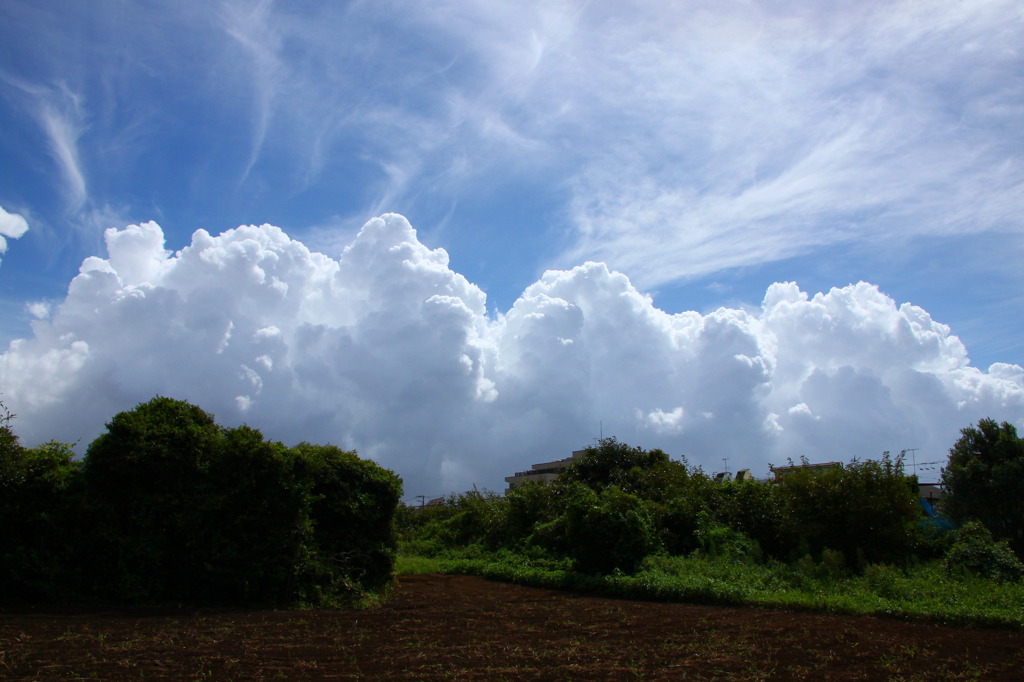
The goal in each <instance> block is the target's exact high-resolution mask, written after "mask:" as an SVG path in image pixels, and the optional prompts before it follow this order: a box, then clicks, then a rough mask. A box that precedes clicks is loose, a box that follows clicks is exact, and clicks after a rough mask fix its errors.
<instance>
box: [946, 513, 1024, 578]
mask: <svg viewBox="0 0 1024 682" xmlns="http://www.w3.org/2000/svg"><path fill="white" fill-rule="evenodd" d="M946 572H947V573H950V574H957V573H961V572H963V573H969V574H971V575H975V576H978V577H981V578H988V579H991V580H998V581H1008V580H1013V581H1015V580H1020V579H1021V578H1022V577H1024V564H1022V563H1021V561H1020V559H1018V558H1017V557H1016V555H1015V554H1014V553H1013V550H1011V549H1010V545H1009V544H1008V543H1007V541H1006V540H996V539H995V538H993V537H992V533H991V532H989V530H988V528H986V527H985V526H984V525H983V524H982V523H980V522H979V521H968V522H967V523H965V524H964V526H963V527H962V528H960V529H959V530H958V531H956V535H955V536H954V541H953V545H952V546H951V547H950V548H949V551H948V552H947V553H946Z"/></svg>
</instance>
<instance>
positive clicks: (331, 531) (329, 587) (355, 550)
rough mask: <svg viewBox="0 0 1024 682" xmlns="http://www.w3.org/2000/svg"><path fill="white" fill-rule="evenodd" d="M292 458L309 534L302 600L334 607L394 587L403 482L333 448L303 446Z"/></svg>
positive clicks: (297, 448) (294, 448)
mask: <svg viewBox="0 0 1024 682" xmlns="http://www.w3.org/2000/svg"><path fill="white" fill-rule="evenodd" d="M291 454H292V456H293V457H294V458H295V460H294V464H295V467H296V483H297V485H298V486H300V488H301V490H302V491H303V494H304V496H305V503H306V512H305V513H306V514H307V516H306V520H305V523H306V527H307V528H308V529H310V531H311V536H310V537H311V541H310V542H309V543H308V544H307V547H306V549H305V551H304V557H303V558H304V560H305V561H306V562H307V565H306V567H305V568H304V574H303V575H302V576H300V583H299V584H300V586H302V588H301V589H302V590H303V593H302V594H301V595H300V597H301V598H302V599H303V600H304V601H307V602H309V603H331V602H335V601H338V600H339V599H342V600H343V599H345V598H348V597H351V596H352V595H353V593H355V594H359V593H362V592H374V591H378V590H381V589H383V588H384V587H385V586H386V585H387V584H389V583H390V582H391V579H392V575H393V574H392V571H393V568H394V562H395V554H396V552H397V545H398V541H397V536H396V534H395V515H396V510H397V508H398V504H399V501H400V500H401V498H402V481H401V479H399V478H398V476H396V475H395V474H394V472H392V471H389V470H388V469H385V468H383V467H381V466H378V465H377V464H375V463H374V462H371V461H368V460H364V459H360V458H359V457H358V456H357V455H356V453H355V452H354V451H346V450H342V449H341V448H339V447H336V446H334V445H313V444H310V443H300V444H298V445H296V446H295V447H293V448H291Z"/></svg>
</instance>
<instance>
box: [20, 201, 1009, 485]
mask: <svg viewBox="0 0 1024 682" xmlns="http://www.w3.org/2000/svg"><path fill="white" fill-rule="evenodd" d="M105 241H106V246H107V252H108V257H107V258H106V259H102V258H97V257H90V258H87V259H85V261H84V262H83V263H82V265H81V269H80V273H79V274H78V275H77V276H76V277H75V278H74V280H73V281H72V282H71V283H70V286H69V287H68V293H67V297H66V298H65V299H64V300H63V301H62V302H60V303H59V305H56V306H54V307H53V309H52V311H51V310H49V309H47V308H43V307H40V308H39V309H38V310H35V311H34V313H33V315H34V316H35V317H38V318H40V319H35V320H33V321H32V325H33V335H32V337H31V338H24V339H18V340H15V341H13V342H12V343H11V344H10V346H9V348H8V349H7V351H6V352H5V353H3V355H2V358H0V390H2V392H3V399H4V401H5V403H7V404H8V405H9V407H10V408H11V409H12V410H13V411H14V412H16V413H18V415H19V417H18V420H17V422H16V425H15V426H16V429H17V431H18V432H19V434H20V435H21V436H22V438H23V439H24V440H25V441H26V442H27V443H35V442H38V441H41V440H45V439H49V438H57V439H62V440H70V441H80V442H81V443H83V444H84V443H88V442H89V441H90V440H91V439H92V438H93V437H95V436H96V435H97V434H98V433H99V432H100V431H101V430H102V428H103V423H104V422H105V421H106V420H109V418H110V417H111V416H113V415H114V414H115V413H116V412H117V411H119V410H123V409H126V408H130V407H131V406H133V405H135V404H137V403H138V402H141V401H144V400H147V399H149V398H150V397H152V396H153V395H156V394H162V395H168V396H172V397H178V398H183V399H187V400H190V401H192V402H195V403H196V404H198V405H201V406H202V407H203V408H205V409H206V410H208V411H210V412H213V413H214V414H215V415H216V417H217V419H218V421H219V422H220V423H223V424H227V425H233V424H239V423H242V422H246V423H249V424H250V425H252V426H255V427H257V428H260V429H261V430H263V431H264V433H265V434H266V435H267V436H268V437H272V438H275V439H280V440H283V441H285V442H289V443H293V442H297V441H299V440H310V441H315V442H333V443H336V444H339V445H342V446H345V447H354V448H357V449H358V450H359V451H360V452H361V453H362V454H363V455H364V456H369V457H373V458H374V459H376V460H378V461H380V462H381V463H382V464H384V465H385V466H388V467H390V468H392V469H394V470H395V471H396V472H397V473H399V474H400V475H401V476H402V477H403V478H404V479H405V481H406V493H407V495H409V496H412V495H417V494H427V495H432V494H443V493H446V492H448V491H451V490H463V489H466V488H469V487H470V486H472V485H474V484H476V485H478V486H480V487H482V488H484V487H486V488H491V489H501V488H502V486H503V482H502V477H503V476H505V475H508V474H509V473H511V472H513V471H515V470H517V469H522V468H525V467H527V466H528V465H529V464H531V463H533V462H535V461H541V460H544V459H548V458H553V457H559V456H564V455H567V454H568V452H569V451H570V450H571V449H573V448H578V447H581V446H584V445H586V444H587V443H589V442H591V441H592V439H593V438H594V437H596V436H597V435H598V433H599V430H600V429H602V428H603V432H604V435H616V436H617V437H618V438H619V439H620V440H624V441H626V442H629V443H630V444H638V445H643V446H646V447H661V448H662V449H664V450H666V451H667V452H669V453H670V454H673V455H675V456H679V455H686V456H687V457H688V458H689V460H690V461H691V463H695V464H701V465H703V466H704V467H705V468H706V469H709V470H716V469H718V468H720V466H721V464H722V459H723V458H726V457H727V458H729V468H731V469H737V468H744V467H749V468H752V469H753V470H754V471H755V473H756V474H758V475H763V474H765V473H766V471H767V466H768V463H769V462H774V463H781V462H783V461H784V460H785V458H786V457H794V458H797V457H800V456H807V457H809V458H810V459H812V460H820V459H843V460H845V459H849V458H851V457H854V456H858V457H873V456H877V455H879V454H880V453H881V452H882V451H883V450H899V449H902V448H919V449H920V450H919V452H918V460H919V461H920V460H922V459H931V460H934V459H942V458H944V457H945V453H946V450H947V449H948V448H949V446H950V445H951V444H952V442H953V441H954V440H955V438H956V436H957V432H958V429H959V428H960V427H962V426H966V425H968V424H971V423H973V422H975V421H976V420H977V419H978V418H980V417H983V416H992V417H994V418H996V419H1000V420H1002V419H1005V420H1009V421H1012V422H1015V423H1017V424H1018V425H1022V426H1024V369H1022V368H1021V367H1020V366H1017V365H1008V364H994V365H992V366H991V367H990V368H989V369H988V371H981V370H980V369H978V368H975V367H972V366H971V365H970V363H969V360H968V358H967V353H966V350H965V348H964V346H963V345H962V344H961V342H960V341H959V339H958V338H957V337H956V336H955V335H953V334H952V333H951V331H950V329H949V328H948V327H947V326H945V325H943V324H940V323H938V322H936V321H934V320H932V319H931V317H930V316H929V314H928V313H927V312H926V311H924V310H922V309H921V308H919V307H916V306H913V305H910V304H907V303H904V304H902V305H899V306H898V305H896V303H895V302H894V301H893V300H892V299H890V298H889V297H888V296H886V295H885V294H884V293H882V292H880V291H879V290H878V288H877V287H875V286H873V285H871V284H867V283H864V282H860V283H857V284H852V285H849V286H845V287H841V288H834V289H832V290H831V291H829V292H827V293H818V294H815V295H813V296H811V295H809V294H808V293H806V292H803V291H801V290H800V288H799V287H798V286H797V285H796V284H795V283H777V284H773V285H772V286H771V287H769V288H768V291H767V292H766V293H765V296H764V300H763V302H762V304H761V306H760V307H759V308H755V309H728V308H721V309H719V310H716V311H714V312H711V313H709V314H707V315H701V314H699V313H697V312H684V313H679V314H668V313H666V312H664V311H662V310H659V309H657V308H655V307H654V306H653V304H652V301H651V299H650V297H648V296H647V295H645V294H643V293H641V292H640V291H638V290H637V289H636V288H635V287H634V286H633V284H632V283H631V282H630V281H629V279H628V278H627V277H626V276H625V275H623V274H621V273H618V272H614V271H611V270H609V269H608V267H607V266H605V265H604V264H601V263H595V262H588V263H585V264H584V265H581V266H578V267H575V268H572V269H571V270H560V271H556V270H552V271H548V272H546V273H544V275H543V276H542V277H541V278H540V279H539V281H537V282H535V283H534V284H532V285H531V286H529V287H528V288H527V289H526V290H525V291H524V292H523V293H522V295H521V296H520V297H519V298H518V300H516V302H515V304H514V305H513V306H512V307H511V308H510V309H509V310H508V311H507V312H505V313H503V314H499V315H497V316H493V315H488V314H487V312H486V305H485V304H486V297H485V294H484V292H483V291H481V290H480V289H479V288H478V287H477V286H475V285H474V284H473V283H471V282H469V281H468V280H467V279H466V278H465V277H463V276H462V275H460V274H459V273H457V272H455V271H453V270H452V269H451V268H450V267H449V261H448V255H447V253H446V252H445V251H444V250H443V249H430V248H428V247H426V246H424V245H423V244H422V243H421V242H420V241H419V239H418V238H417V234H416V232H415V230H414V229H413V228H412V227H411V226H410V224H409V223H408V221H407V220H406V219H405V218H403V217H402V216H399V215H396V214H387V215H384V216H381V217H379V218H375V219H373V220H371V221H369V222H368V223H366V225H365V226H364V227H363V228H362V230H361V231H360V232H359V234H358V236H357V237H356V238H355V239H354V240H353V241H352V243H351V244H350V245H349V246H348V247H347V248H345V250H344V252H343V253H342V254H341V256H340V257H339V258H332V257H330V256H327V255H324V254H321V253H316V252H313V251H311V250H310V249H309V248H307V247H306V246H305V245H304V244H302V243H301V242H299V241H296V240H294V239H291V238H290V237H289V236H288V235H286V234H285V233H284V232H283V231H282V230H281V229H279V228H277V227H274V226H271V225H261V226H258V227H257V226H252V225H250V226H242V227H238V228H236V229H233V230H228V231H226V232H224V233H223V234H220V235H218V236H212V235H210V234H209V233H208V232H206V231H205V230H198V231H196V232H195V233H194V234H193V236H192V240H191V243H190V244H189V245H188V246H186V247H185V248H183V249H181V250H180V251H177V252H171V251H169V250H167V248H166V245H165V243H164V234H163V232H162V230H161V228H160V227H159V226H158V225H157V224H156V223H153V222H149V223H143V224H140V225H131V226H129V227H127V228H125V229H122V230H117V229H113V228H111V229H109V230H107V231H106V233H105Z"/></svg>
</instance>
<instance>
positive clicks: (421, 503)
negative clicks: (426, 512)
mask: <svg viewBox="0 0 1024 682" xmlns="http://www.w3.org/2000/svg"><path fill="white" fill-rule="evenodd" d="M416 497H418V498H419V500H420V509H422V508H423V505H425V504H426V502H427V496H426V495H417V496H416Z"/></svg>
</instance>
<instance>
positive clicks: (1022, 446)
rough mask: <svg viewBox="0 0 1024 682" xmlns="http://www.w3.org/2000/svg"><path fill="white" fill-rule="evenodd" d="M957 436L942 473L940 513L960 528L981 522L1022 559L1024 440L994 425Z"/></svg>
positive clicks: (1008, 428) (1007, 425)
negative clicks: (1006, 542) (973, 522)
mask: <svg viewBox="0 0 1024 682" xmlns="http://www.w3.org/2000/svg"><path fill="white" fill-rule="evenodd" d="M960 434H961V435H960V438H959V439H958V440H957V441H956V443H955V444H954V445H953V447H952V448H951V449H950V451H949V463H948V464H947V465H946V467H945V468H944V469H943V470H942V483H943V487H944V490H945V496H944V497H943V498H942V502H941V508H942V511H943V512H944V513H945V514H946V515H947V516H949V518H950V519H952V520H953V521H954V522H956V523H958V524H963V523H966V522H968V521H972V520H977V521H980V522H982V523H983V524H985V527H987V528H988V529H989V530H990V531H991V532H992V535H994V536H995V537H996V538H1003V539H1006V540H1008V541H1009V543H1010V546H1011V547H1012V548H1013V550H1014V552H1016V553H1017V555H1018V556H1022V557H1024V439H1021V438H1019V437H1018V436H1017V429H1016V428H1015V427H1014V426H1013V424H1010V423H1007V422H1003V423H1002V424H997V423H996V421H995V420H994V419H981V420H979V421H978V425H977V427H974V426H968V427H966V428H964V429H961V431H960Z"/></svg>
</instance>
